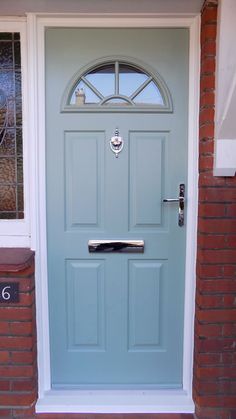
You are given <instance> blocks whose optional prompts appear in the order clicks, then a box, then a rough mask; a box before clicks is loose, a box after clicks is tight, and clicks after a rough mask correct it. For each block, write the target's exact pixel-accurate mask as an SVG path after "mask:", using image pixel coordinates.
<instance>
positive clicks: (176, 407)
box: [36, 390, 194, 413]
mask: <svg viewBox="0 0 236 419" xmlns="http://www.w3.org/2000/svg"><path fill="white" fill-rule="evenodd" d="M36 412H37V413H193V412H194V403H193V400H192V398H191V397H190V396H189V395H187V393H186V392H185V391H183V390H148V391H141V390H138V391H136V390H128V391H124V390H96V391H95V390H91V391H90V390H72V391H69V390H63V391H62V390H50V391H48V392H45V394H44V396H43V397H41V398H39V400H38V402H37V404H36Z"/></svg>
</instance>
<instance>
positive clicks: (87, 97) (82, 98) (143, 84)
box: [62, 59, 172, 112]
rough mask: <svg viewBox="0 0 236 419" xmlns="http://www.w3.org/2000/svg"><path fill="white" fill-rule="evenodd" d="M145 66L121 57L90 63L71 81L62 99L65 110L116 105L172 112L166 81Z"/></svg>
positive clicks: (92, 108) (128, 109)
mask: <svg viewBox="0 0 236 419" xmlns="http://www.w3.org/2000/svg"><path fill="white" fill-rule="evenodd" d="M143 67H144V66H142V67H141V66H139V65H138V64H137V63H132V62H130V61H129V62H128V61H125V60H121V59H114V60H109V61H104V62H102V63H100V64H98V65H92V66H90V67H87V68H86V69H85V70H84V71H81V72H80V73H79V74H77V75H76V76H74V78H73V79H72V81H71V82H70V83H69V85H68V87H67V89H66V91H65V93H64V96H63V100H62V112H80V111H82V112H83V111H96V110H98V111H99V110H106V111H109V110H111V111H112V110H116V109H118V110H119V111H131V112H132V111H139V110H141V111H143V110H145V109H148V111H154V112H172V100H171V96H170V93H169V90H168V88H167V86H166V84H165V82H164V81H163V80H162V79H161V77H160V76H159V75H158V74H155V73H154V71H152V72H150V71H148V70H146V69H144V68H143ZM104 107H105V108H104Z"/></svg>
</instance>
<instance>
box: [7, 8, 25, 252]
mask: <svg viewBox="0 0 236 419" xmlns="http://www.w3.org/2000/svg"><path fill="white" fill-rule="evenodd" d="M0 32H20V37H21V70H22V118H23V165H24V166H23V170H24V214H25V218H24V219H23V220H0V247H30V225H29V220H30V205H29V179H30V177H29V153H28V150H29V135H28V124H27V115H28V83H27V80H28V65H27V33H26V18H18V17H15V16H14V17H11V16H7V17H0Z"/></svg>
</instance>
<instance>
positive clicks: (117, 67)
mask: <svg viewBox="0 0 236 419" xmlns="http://www.w3.org/2000/svg"><path fill="white" fill-rule="evenodd" d="M118 94H119V61H116V62H115V95H118Z"/></svg>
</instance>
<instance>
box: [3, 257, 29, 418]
mask: <svg viewBox="0 0 236 419" xmlns="http://www.w3.org/2000/svg"><path fill="white" fill-rule="evenodd" d="M12 282H16V283H19V302H18V303H7V302H6V303H0V418H13V417H14V418H21V417H22V418H23V417H27V416H28V417H33V412H34V405H35V401H36V399H37V365H36V359H37V357H36V325H35V292H34V254H33V252H31V251H30V250H28V249H1V251H0V284H1V283H12Z"/></svg>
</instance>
